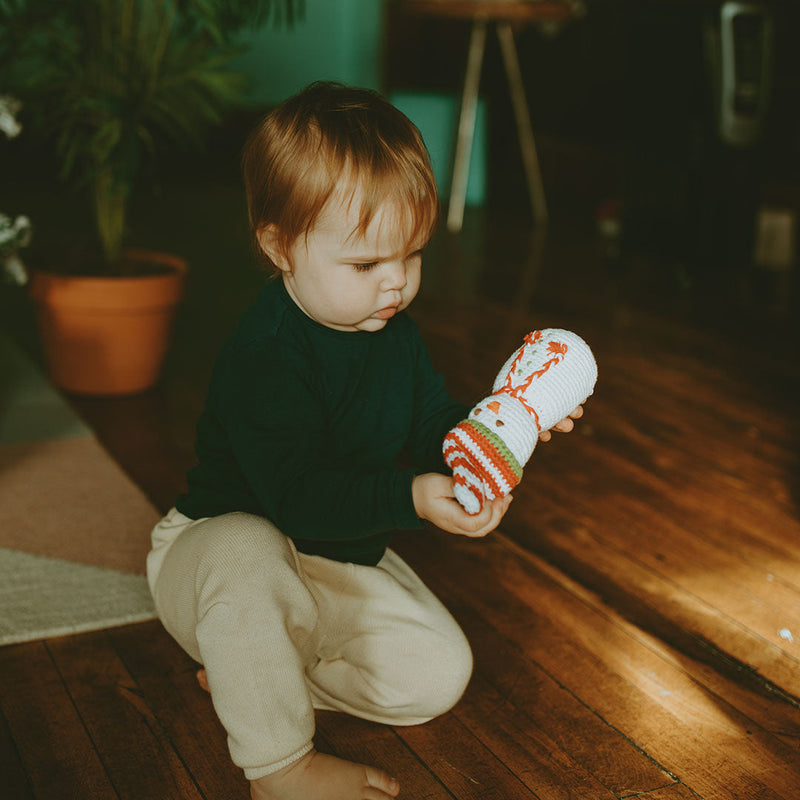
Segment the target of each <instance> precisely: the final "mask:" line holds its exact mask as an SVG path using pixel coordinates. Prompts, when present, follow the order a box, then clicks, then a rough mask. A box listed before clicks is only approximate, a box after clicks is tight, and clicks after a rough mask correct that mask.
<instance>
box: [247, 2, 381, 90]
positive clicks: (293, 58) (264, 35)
mask: <svg viewBox="0 0 800 800" xmlns="http://www.w3.org/2000/svg"><path fill="white" fill-rule="evenodd" d="M384 14H385V0H305V14H304V17H303V18H302V19H300V20H298V21H297V22H296V23H295V25H294V27H291V28H289V27H287V26H286V25H285V24H281V25H280V26H275V25H273V24H272V23H271V22H267V23H266V24H265V25H264V26H263V27H262V28H261V29H259V30H257V31H247V32H245V33H244V34H243V35H242V37H241V39H242V43H243V44H245V45H248V46H249V47H250V48H251V49H250V50H249V52H247V53H245V54H244V55H242V56H241V57H240V58H239V59H238V60H237V62H236V64H235V66H236V68H238V69H241V70H242V71H244V72H245V73H246V74H247V75H248V77H249V80H250V88H249V91H248V94H247V98H246V99H247V102H248V103H249V104H251V105H254V106H255V105H267V106H269V105H275V104H277V103H279V102H280V101H281V100H284V99H286V98H287V97H289V96H290V95H292V94H294V93H295V92H297V91H299V90H300V89H302V88H303V87H304V86H306V85H307V84H309V83H311V82H312V81H315V80H335V81H341V82H342V83H349V84H351V85H354V86H365V87H369V88H371V89H381V88H382V87H381V85H380V81H381V63H382V52H381V44H382V41H383V25H384Z"/></svg>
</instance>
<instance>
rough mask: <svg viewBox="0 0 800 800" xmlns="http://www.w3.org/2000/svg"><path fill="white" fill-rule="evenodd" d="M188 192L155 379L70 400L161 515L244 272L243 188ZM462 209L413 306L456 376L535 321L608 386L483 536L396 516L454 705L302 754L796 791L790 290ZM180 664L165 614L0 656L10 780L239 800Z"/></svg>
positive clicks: (471, 382) (417, 794) (752, 791)
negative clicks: (456, 694)
mask: <svg viewBox="0 0 800 800" xmlns="http://www.w3.org/2000/svg"><path fill="white" fill-rule="evenodd" d="M199 194H202V193H198V192H197V191H188V190H187V192H186V195H185V196H181V198H180V201H181V203H182V205H181V207H182V208H183V209H184V214H185V217H186V235H185V242H186V248H187V249H188V253H187V255H188V256H189V258H190V260H191V261H192V264H193V268H194V272H193V278H192V284H191V287H190V292H189V296H188V298H187V300H186V303H185V305H184V308H183V309H182V311H181V317H180V319H179V320H178V323H177V330H176V340H175V345H174V347H173V351H172V353H171V355H170V362H169V364H168V368H167V373H166V376H165V378H164V381H163V383H162V385H161V386H160V387H159V388H158V389H157V390H155V391H153V392H150V393H148V394H146V395H142V396H140V397H135V398H128V399H121V400H114V401H108V400H86V399H83V400H78V399H75V401H74V403H75V406H76V408H77V409H78V410H79V412H80V413H81V414H83V415H84V416H85V417H86V418H87V419H88V420H89V422H90V423H91V424H92V425H93V426H94V428H95V430H97V431H98V434H99V436H100V437H101V439H102V440H103V441H104V443H105V444H106V446H107V447H108V448H109V450H110V451H111V452H112V453H113V454H114V455H115V456H116V458H117V459H118V460H119V462H120V463H121V464H122V465H123V466H124V467H125V468H126V470H127V471H128V472H129V474H130V475H131V476H132V477H133V478H134V480H136V481H137V482H138V483H139V484H140V485H141V486H142V487H143V488H144V489H145V491H146V492H147V493H148V494H149V496H150V497H151V498H152V499H153V501H154V502H155V504H156V505H157V506H158V507H159V508H161V509H164V510H165V509H167V508H168V507H169V506H170V505H171V504H172V502H173V500H174V497H175V494H176V493H177V492H178V491H179V490H180V488H181V486H182V481H183V477H182V476H183V472H184V470H185V468H186V467H187V466H188V465H189V464H190V463H191V459H192V454H191V447H192V432H193V425H194V421H195V418H196V415H197V413H198V411H199V408H200V404H201V403H202V395H203V388H204V385H205V381H206V380H207V377H208V370H209V368H210V359H211V354H212V353H213V351H214V349H215V348H216V347H217V346H218V344H219V342H220V341H221V340H222V338H223V337H224V335H225V333H226V332H227V331H228V330H229V329H230V326H231V325H232V324H233V320H234V319H235V317H236V315H237V314H238V312H239V310H240V309H241V308H242V307H243V305H244V304H245V303H246V302H247V299H248V298H249V297H250V296H251V295H252V293H253V291H255V289H256V287H257V285H258V283H259V280H260V279H259V277H258V276H257V275H256V274H255V273H254V272H253V271H252V270H251V269H250V267H249V266H247V264H248V258H247V253H246V245H245V244H244V240H243V236H244V234H243V227H242V226H243V223H239V222H237V221H235V220H238V219H239V217H238V212H239V210H240V199H239V196H238V194H236V193H234V190H233V189H230V188H229V187H215V189H214V192H213V195H214V200H213V202H216V203H217V204H218V205H219V206H220V208H222V207H226V208H230V209H233V211H235V212H236V213H235V214H232V215H231V221H230V224H228V223H225V224H224V225H223V224H222V222H220V225H219V226H218V227H220V228H221V230H222V233H221V234H220V231H219V230H218V231H217V232H216V238H212V233H211V232H210V231H209V228H210V227H213V226H207V225H206V224H205V223H204V224H203V225H200V226H198V225H197V220H198V219H200V218H201V217H200V215H201V214H202V213H203V212H204V209H206V208H207V206H206V205H204V203H206V204H207V203H208V202H212V201H211V200H210V198H209V195H208V193H206V195H205V196H203V197H201V196H199ZM173 201H175V198H174V197H173V198H171V199H170V198H164V199H163V200H162V202H163V203H168V202H173ZM152 214H153V216H154V218H158V217H159V208H157V207H156V208H154V209H153V210H152ZM467 223H468V224H467V227H466V228H465V230H464V232H463V233H462V234H461V236H459V237H449V236H446V235H444V234H440V235H438V236H437V239H436V241H435V242H434V243H433V244H432V246H431V248H430V252H429V254H428V256H427V262H426V266H425V278H424V281H425V284H424V289H423V292H422V294H421V295H420V297H419V299H418V301H417V302H416V303H415V305H414V306H413V307H412V310H413V315H414V316H415V318H416V319H417V321H418V322H419V324H420V326H421V328H422V329H423V332H424V334H425V336H426V338H427V340H428V342H429V346H430V349H431V352H432V355H433V358H434V361H435V363H436V364H437V366H438V367H439V368H440V369H441V370H442V371H443V372H444V374H445V375H446V377H447V379H448V383H449V386H450V389H451V392H452V393H453V394H454V395H455V396H457V397H459V398H461V399H464V400H465V401H468V400H471V399H477V398H478V397H480V396H482V394H483V393H484V392H485V390H486V389H487V387H488V386H489V385H490V383H491V381H492V379H493V377H494V374H495V371H496V370H497V368H498V367H499V365H500V364H501V363H502V361H503V360H504V359H505V358H506V356H507V355H508V354H509V353H510V352H511V350H512V349H514V348H515V347H516V346H517V344H518V343H519V341H520V339H521V336H522V335H523V334H524V333H525V332H527V331H528V330H531V329H533V328H536V327H543V326H558V327H565V328H570V329H573V330H575V331H577V332H579V333H580V334H581V335H583V336H584V337H585V338H586V339H587V341H589V342H590V344H591V345H592V347H593V349H594V350H595V353H596V356H597V360H598V363H599V370H600V378H599V382H598V386H597V391H596V393H595V396H594V397H593V398H592V399H591V400H590V402H589V403H588V404H587V406H586V414H585V418H584V419H583V420H582V421H581V422H580V424H579V425H578V427H577V429H576V431H575V432H574V433H572V434H569V435H560V436H556V437H554V441H552V442H550V443H549V444H543V445H540V446H539V448H537V450H536V453H535V454H534V457H533V459H532V460H531V462H530V464H529V466H528V469H527V470H526V474H525V477H524V480H523V483H522V485H521V486H520V487H519V488H518V490H517V492H516V493H515V501H514V503H513V505H512V507H511V510H510V511H509V513H508V515H507V517H506V519H505V521H504V523H503V525H502V528H501V529H500V530H499V531H497V532H496V533H494V534H493V535H491V536H489V537H487V538H486V539H485V540H480V541H472V540H467V539H463V538H458V537H455V536H451V535H448V534H444V533H441V532H437V531H435V530H426V531H424V532H416V533H407V534H399V535H398V539H397V548H398V549H399V551H400V553H401V554H402V555H403V556H404V557H405V558H407V559H408V560H409V561H410V563H411V564H412V565H413V566H414V568H415V569H416V570H418V572H419V573H420V574H421V575H422V576H423V577H424V579H426V581H427V582H428V583H429V584H430V586H431V587H432V588H433V590H434V591H435V592H436V593H437V594H438V595H439V596H440V597H441V598H442V599H443V600H444V602H445V603H446V604H447V606H448V607H449V608H450V609H451V610H452V611H453V613H454V615H455V616H456V618H457V619H458V621H459V622H460V623H461V625H462V626H463V628H464V630H465V631H466V633H467V635H468V637H469V639H470V641H471V642H472V645H473V648H474V652H475V662H476V667H475V674H474V678H473V680H472V682H471V684H470V686H469V688H468V690H467V693H466V695H465V697H464V699H463V700H462V702H461V703H459V704H458V705H457V706H456V708H455V709H454V710H453V711H452V712H451V713H449V714H447V715H445V716H443V717H441V718H439V719H437V720H435V721H433V722H431V723H429V724H427V725H423V726H419V727H412V728H389V727H383V726H380V725H376V724H372V723H369V722H363V721H360V720H356V719H351V718H347V717H345V716H342V715H335V714H330V713H323V714H320V715H319V716H318V735H317V744H318V746H319V748H320V749H322V750H325V751H328V752H332V753H336V754H339V755H342V756H344V757H347V758H352V759H357V760H360V761H365V762H368V763H373V764H376V765H379V766H381V767H384V768H386V769H387V770H388V771H390V772H391V773H392V774H394V775H396V776H397V777H398V778H399V779H400V781H401V783H402V786H403V791H402V794H401V797H403V798H409V800H422V798H428V799H430V800H444V799H445V798H458V800H470V799H471V798H476V799H478V798H480V800H493V799H494V798H510V799H511V800H524V799H525V798H539V800H567V799H568V798H569V799H570V800H614V798H617V799H618V800H622V798H632V797H637V798H642V799H644V798H646V799H647V800H697V798H703V799H704V800H779V799H780V800H797V799H798V798H800V749H799V748H800V519H799V516H800V515H799V514H798V507H799V504H800V464H799V463H798V453H799V452H800V448H798V443H800V422H798V411H800V403H798V396H799V393H800V369H798V358H797V354H798V347H797V344H798V341H799V339H798V336H797V333H798V326H797V323H796V317H797V309H798V305H797V302H796V295H795V296H794V297H793V298H790V299H789V300H787V298H786V296H785V294H781V292H780V291H779V287H777V284H775V283H774V281H773V282H772V283H770V282H769V281H768V280H767V279H768V278H770V276H766V275H760V274H759V273H758V272H757V271H750V272H749V273H747V274H726V273H725V272H724V265H715V266H713V267H709V268H708V270H707V271H703V270H699V269H698V270H696V271H695V272H692V271H691V270H689V272H688V273H687V271H686V268H685V265H676V264H673V263H670V261H669V260H668V259H664V260H659V259H658V258H655V257H653V256H649V257H648V258H641V257H637V256H636V254H629V255H628V256H626V258H625V259H623V261H622V262H618V261H610V260H608V259H605V258H603V254H602V249H601V247H600V246H599V244H598V241H597V240H596V238H595V233H594V230H593V228H592V225H591V222H590V221H589V220H586V219H576V220H574V221H569V222H568V223H560V224H554V225H553V226H552V229H551V231H550V232H549V236H548V237H547V238H546V240H545V238H544V237H543V236H541V235H533V234H532V232H531V226H530V223H529V221H528V219H527V217H526V215H525V213H524V209H522V211H521V212H520V213H519V215H518V218H512V219H509V218H508V217H507V216H506V217H504V219H502V220H491V219H485V218H484V217H482V216H481V215H473V216H471V217H469V218H468V221H467ZM156 227H157V224H156ZM190 231H191V233H189V232H190ZM240 237H241V238H240ZM164 238H165V242H166V241H167V235H166V233H165V234H164ZM232 241H236V242H240V244H238V245H236V246H237V247H239V248H240V249H239V251H236V248H235V247H232V245H231V242H232ZM232 250H233V252H232ZM687 275H688V277H687ZM98 536H102V533H101V532H98ZM194 671H195V665H194V664H193V663H192V662H191V660H190V659H189V658H188V657H187V656H186V655H185V654H183V653H182V652H181V651H180V650H179V649H178V647H177V646H176V645H175V644H174V643H173V642H172V640H171V639H170V638H169V637H168V636H167V634H166V633H165V632H164V631H163V629H162V628H161V626H160V624H159V623H157V622H152V623H145V624H139V625H132V626H128V627H123V628H117V629H114V630H108V631H101V632H97V633H89V634H84V635H78V636H72V637H66V638H60V639H53V640H49V641H46V642H36V643H31V644H23V645H17V646H9V647H5V648H3V649H0V711H1V712H2V714H0V775H2V779H1V781H2V786H3V788H2V791H0V795H1V796H2V797H3V798H4V799H5V800H21V799H22V798H37V799H39V800H61V799H62V798H63V800H73V798H81V799H83V798H87V799H88V798H100V799H102V800H105V799H106V798H121V799H122V798H124V799H126V800H127V799H131V800H134V799H135V800H167V798H181V799H184V798H189V799H194V798H207V799H208V800H228V798H230V799H231V800H233V799H234V798H236V799H237V800H243V798H245V797H246V796H247V792H246V784H245V781H244V780H243V778H242V776H241V775H240V773H239V772H238V770H237V769H236V768H234V767H233V766H232V765H231V763H230V762H229V759H228V755H227V751H226V745H225V739H224V734H223V731H222V729H221V727H220V725H219V724H218V722H217V721H216V718H215V716H214V713H213V710H212V708H211V703H210V700H209V698H208V696H207V695H205V694H204V693H203V692H202V691H201V690H200V689H199V688H198V686H197V684H196V682H195V677H194Z"/></svg>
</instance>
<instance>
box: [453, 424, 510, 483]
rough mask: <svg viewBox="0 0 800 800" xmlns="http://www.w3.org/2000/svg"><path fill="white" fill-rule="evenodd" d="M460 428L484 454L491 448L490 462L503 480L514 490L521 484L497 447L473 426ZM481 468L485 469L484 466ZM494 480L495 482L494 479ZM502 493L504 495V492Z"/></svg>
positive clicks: (488, 454)
mask: <svg viewBox="0 0 800 800" xmlns="http://www.w3.org/2000/svg"><path fill="white" fill-rule="evenodd" d="M459 428H460V430H461V432H462V433H463V434H464V435H465V436H466V437H468V438H469V439H470V440H471V441H472V442H473V443H474V444H475V445H476V447H479V448H480V449H481V450H483V451H484V452H486V450H487V449H489V448H491V451H490V453H487V456H489V460H490V461H491V462H492V464H493V466H494V467H496V468H497V471H498V472H499V473H500V475H501V476H502V477H503V480H504V481H505V482H506V483H507V484H508V485H509V486H510V487H511V488H512V489H513V488H514V487H515V486H516V485H517V484H518V483H519V478H518V477H517V476H516V475H515V474H514V470H513V469H511V467H510V465H509V464H508V462H507V461H506V460H505V458H503V456H502V454H501V453H499V452H498V451H497V449H496V448H495V446H494V445H493V444H492V443H491V442H490V441H489V440H488V439H486V438H484V437H483V436H481V435H480V434H479V433H478V431H476V430H475V428H473V427H472V426H471V425H464V426H463V427H461V426H459ZM492 456H494V457H492ZM481 466H482V467H483V465H481ZM483 469H484V470H485V467H483ZM492 480H493V482H494V479H492ZM498 491H499V487H498ZM500 493H501V494H502V492H500Z"/></svg>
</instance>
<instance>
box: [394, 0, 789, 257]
mask: <svg viewBox="0 0 800 800" xmlns="http://www.w3.org/2000/svg"><path fill="white" fill-rule="evenodd" d="M770 7H771V8H773V10H774V13H775V18H776V47H775V76H774V86H773V92H772V100H771V107H770V114H769V118H768V124H767V127H766V130H765V133H764V137H763V139H762V140H761V141H760V142H759V143H758V144H757V145H755V146H753V147H752V148H748V149H746V150H745V151H737V150H733V149H731V148H726V147H725V146H723V145H721V144H720V142H719V140H718V137H717V135H716V131H715V122H714V117H713V109H712V103H711V91H710V74H709V68H708V64H707V63H706V61H705V54H704V48H703V27H704V21H705V19H706V17H707V15H709V14H711V15H714V14H718V9H719V4H718V3H716V2H703V1H702V0H588V2H587V13H586V15H585V17H584V18H583V19H581V20H578V21H576V22H573V23H570V24H568V25H566V26H564V27H563V29H562V30H561V31H560V32H558V33H557V34H555V35H548V34H546V33H543V32H541V31H540V30H538V29H536V28H534V27H528V28H525V29H522V30H520V31H518V33H517V44H518V49H519V54H520V61H521V64H522V70H523V74H524V79H525V82H526V89H527V95H528V99H529V103H530V106H531V116H532V120H533V125H534V131H535V133H536V136H537V141H538V143H539V146H540V150H541V156H542V164H543V171H544V172H545V178H546V183H547V186H548V194H549V196H550V198H551V199H552V204H554V205H555V210H556V212H558V210H559V209H561V210H563V211H564V213H566V212H567V211H570V210H575V209H578V210H580V209H583V210H591V209H593V208H595V207H596V206H597V204H599V203H601V202H602V201H603V200H604V199H605V198H607V197H608V196H617V197H620V198H621V199H622V200H623V202H624V205H625V209H626V214H627V216H628V232H629V234H630V235H631V237H632V239H633V240H635V239H636V238H637V237H638V239H639V240H640V241H641V242H642V243H650V244H653V245H654V246H658V247H661V248H667V249H669V248H672V249H673V250H675V251H677V252H686V251H693V252H696V251H697V250H698V248H700V247H701V245H700V244H699V243H698V236H700V234H699V233H698V230H697V227H698V224H699V223H698V220H700V219H701V218H706V219H710V218H712V217H714V215H715V214H716V215H717V216H720V215H721V216H722V217H726V215H727V216H731V215H733V216H734V217H735V216H736V214H737V213H749V212H751V211H752V208H751V206H753V204H755V203H758V202H761V201H762V200H764V199H766V200H769V199H770V197H774V198H775V199H778V197H780V198H782V199H781V202H786V201H788V202H795V200H794V198H795V196H797V195H800V102H798V100H800V48H799V47H798V46H797V44H796V42H795V39H796V37H797V35H798V33H800V3H797V2H794V0H785V1H784V2H775V3H772V4H771V6H770ZM468 39H469V23H468V22H462V21H453V20H444V19H434V18H431V17H407V16H405V15H403V14H401V13H399V12H398V11H397V10H396V9H394V10H392V11H391V12H390V14H389V19H388V33H387V47H386V65H385V84H386V86H387V88H389V89H396V88H403V89H410V88H415V89H422V90H424V89H429V90H437V91H451V92H459V91H460V89H461V85H462V81H463V72H464V67H465V63H466V52H467V45H468ZM482 91H483V94H484V96H485V97H486V99H487V102H488V103H489V108H490V136H489V139H490V151H491V152H490V164H491V165H492V173H491V178H490V201H491V202H493V203H496V204H497V203H499V204H502V203H503V202H510V203H517V202H524V200H525V187H524V184H523V178H522V171H521V168H520V161H519V154H518V148H517V142H516V133H515V130H514V122H513V116H512V112H511V106H510V102H509V100H508V93H507V90H506V86H505V77H504V73H503V70H502V62H501V59H500V54H499V49H498V47H497V44H496V41H495V39H494V37H492V36H490V38H489V47H488V49H487V54H486V60H485V64H484V73H483V82H482ZM787 198H788V200H785V199H787ZM731 203H733V205H734V206H735V205H736V204H737V203H738V204H739V205H740V206H742V207H743V208H744V207H745V206H746V207H748V209H747V210H742V209H740V210H739V211H735V210H731V209H727V208H715V206H718V205H722V206H728V205H730V204H731ZM701 207H702V208H701ZM798 210H800V209H798ZM703 215H705V217H704V216H703ZM720 224H723V223H720ZM724 224H727V223H724ZM737 247H738V246H737Z"/></svg>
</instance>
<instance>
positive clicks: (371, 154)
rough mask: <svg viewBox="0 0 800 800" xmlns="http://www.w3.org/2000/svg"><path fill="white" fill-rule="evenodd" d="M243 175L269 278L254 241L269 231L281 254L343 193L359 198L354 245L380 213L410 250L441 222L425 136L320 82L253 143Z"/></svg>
mask: <svg viewBox="0 0 800 800" xmlns="http://www.w3.org/2000/svg"><path fill="white" fill-rule="evenodd" d="M242 172H243V175H244V184H245V192H246V195H247V210H248V216H249V220H250V231H251V234H252V235H253V238H254V241H255V246H256V251H257V252H258V253H259V254H260V255H261V257H262V258H263V259H264V260H265V261H266V262H267V263H268V264H269V265H270V266H271V267H272V268H275V264H274V263H272V261H271V259H270V258H269V256H268V255H267V254H266V253H265V252H264V251H263V248H262V247H261V245H260V244H259V233H260V232H261V231H263V230H264V229H265V228H266V227H267V226H274V231H275V240H274V241H275V245H276V246H277V247H278V248H279V250H280V251H281V252H282V253H283V254H285V253H287V252H288V249H289V247H290V246H291V245H292V244H293V243H294V242H295V241H296V240H297V238H298V237H299V236H301V235H304V234H305V235H308V233H309V232H310V231H311V229H312V228H313V226H314V223H315V221H316V220H317V218H318V217H319V214H320V213H321V211H322V210H323V208H324V207H325V205H326V203H327V202H328V200H330V198H331V197H332V195H333V194H334V193H335V192H338V191H341V190H342V189H343V188H344V189H345V196H350V197H351V198H352V195H353V194H354V193H355V192H356V190H359V194H360V198H361V208H360V209H359V222H358V226H357V228H356V230H355V231H354V233H355V234H356V235H363V234H364V233H365V231H366V230H367V228H368V227H369V224H370V222H371V221H372V219H373V218H374V216H375V215H376V213H377V212H378V210H379V209H380V208H381V206H383V205H384V204H386V203H388V204H389V205H390V206H393V207H394V209H395V211H396V212H397V213H398V214H399V215H400V221H401V222H402V223H405V224H406V225H407V226H408V235H409V241H415V242H416V241H420V242H423V243H424V242H427V241H428V239H429V238H430V236H431V235H432V233H433V230H434V228H435V227H436V223H437V221H438V217H439V198H438V195H437V192H436V182H435V180H434V177H433V171H432V169H431V165H430V161H429V158H428V151H427V149H426V148H425V144H424V142H423V140H422V136H421V135H420V133H419V131H418V130H417V128H416V127H415V126H414V124H413V123H412V122H411V121H410V120H409V119H408V118H407V117H406V116H405V115H404V114H402V113H401V112H400V111H399V110H398V109H396V108H395V107H394V106H393V105H391V103H389V102H388V101H386V100H385V99H384V98H383V97H381V96H380V95H379V94H378V93H377V92H373V91H371V90H368V89H356V88H351V87H348V86H343V85H342V84H338V83H331V82H317V83H313V84H311V85H310V86H308V87H307V88H306V89H304V90H303V91H301V92H299V93H298V94H296V95H295V96H294V97H291V98H289V99H288V100H286V101H285V102H284V103H282V104H281V105H280V106H278V107H277V108H276V109H275V110H273V111H272V112H270V113H269V114H267V116H266V117H264V119H263V120H262V121H261V122H260V123H259V124H258V125H257V126H256V128H255V129H254V130H253V132H252V133H251V134H250V136H249V138H248V140H247V143H246V145H245V148H244V151H243V155H242ZM343 185H344V186H343Z"/></svg>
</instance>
